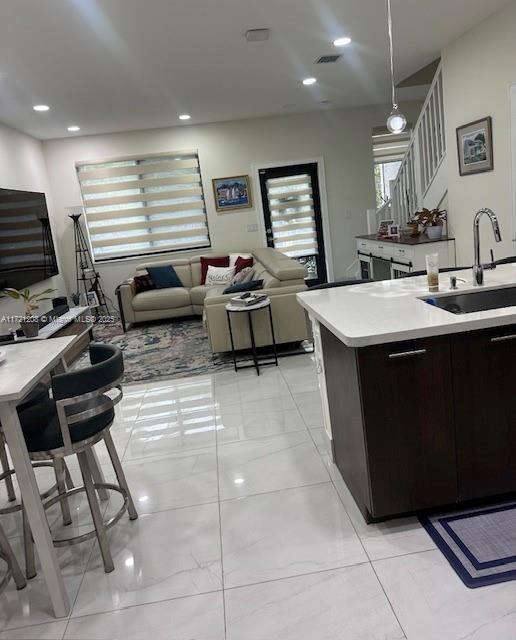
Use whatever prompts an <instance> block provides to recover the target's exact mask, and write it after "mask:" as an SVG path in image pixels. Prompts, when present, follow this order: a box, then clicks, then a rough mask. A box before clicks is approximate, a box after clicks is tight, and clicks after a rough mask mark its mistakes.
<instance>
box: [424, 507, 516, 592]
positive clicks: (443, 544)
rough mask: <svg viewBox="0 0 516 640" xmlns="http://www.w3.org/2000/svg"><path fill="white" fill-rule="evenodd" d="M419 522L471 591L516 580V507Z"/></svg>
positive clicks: (489, 509) (441, 515) (480, 509)
mask: <svg viewBox="0 0 516 640" xmlns="http://www.w3.org/2000/svg"><path fill="white" fill-rule="evenodd" d="M419 519H420V522H421V524H422V525H423V526H424V527H425V529H426V530H427V532H428V533H429V535H430V537H431V538H432V540H433V541H434V542H435V544H436V545H437V547H438V548H439V549H440V551H441V552H442V553H443V555H444V556H445V558H446V559H447V560H448V562H449V563H450V565H451V567H452V568H453V570H454V571H455V573H456V574H457V575H458V576H459V578H460V579H461V580H462V582H463V583H464V584H465V585H466V586H467V587H469V588H470V589H474V588H476V587H484V586H487V585H490V584H495V583H497V582H507V581H508V580H514V579H516V503H514V502H511V503H504V504H499V505H496V506H492V507H483V508H478V509H467V510H463V511H454V512H450V513H446V514H440V515H436V516H421V517H420V518H419Z"/></svg>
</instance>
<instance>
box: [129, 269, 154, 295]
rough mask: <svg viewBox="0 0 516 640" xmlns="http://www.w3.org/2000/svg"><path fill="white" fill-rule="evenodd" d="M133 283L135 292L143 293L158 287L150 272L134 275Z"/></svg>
mask: <svg viewBox="0 0 516 640" xmlns="http://www.w3.org/2000/svg"><path fill="white" fill-rule="evenodd" d="M133 283H134V292H135V293H142V292H143V291H150V290H151V289H155V288H156V285H155V284H154V282H153V281H152V278H151V277H150V275H149V274H144V275H142V276H134V278H133Z"/></svg>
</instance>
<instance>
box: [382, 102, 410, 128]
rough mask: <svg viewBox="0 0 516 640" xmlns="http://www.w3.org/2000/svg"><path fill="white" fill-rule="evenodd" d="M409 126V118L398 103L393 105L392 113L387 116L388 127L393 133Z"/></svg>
mask: <svg viewBox="0 0 516 640" xmlns="http://www.w3.org/2000/svg"><path fill="white" fill-rule="evenodd" d="M406 126H407V118H405V116H404V115H403V114H402V113H401V111H400V108H399V107H398V105H397V104H395V105H393V107H392V111H391V115H390V116H389V117H388V118H387V129H389V131H390V132H391V133H402V132H403V131H405V127H406Z"/></svg>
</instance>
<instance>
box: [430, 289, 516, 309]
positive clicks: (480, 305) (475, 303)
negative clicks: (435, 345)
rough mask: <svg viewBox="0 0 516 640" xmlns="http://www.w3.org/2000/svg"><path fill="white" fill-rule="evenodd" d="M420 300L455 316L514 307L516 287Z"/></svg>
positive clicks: (515, 303) (515, 304)
mask: <svg viewBox="0 0 516 640" xmlns="http://www.w3.org/2000/svg"><path fill="white" fill-rule="evenodd" d="M422 300H424V301H425V302H427V303H428V304H431V305H433V306H434V307H439V309H444V310H445V311H449V312H450V313H455V314H461V313H473V312H475V311H486V310H488V309H503V308H504V307H516V287H507V288H506V289H491V290H489V291H474V292H473V293H460V294H457V295H453V296H440V297H439V296H428V297H426V298H422Z"/></svg>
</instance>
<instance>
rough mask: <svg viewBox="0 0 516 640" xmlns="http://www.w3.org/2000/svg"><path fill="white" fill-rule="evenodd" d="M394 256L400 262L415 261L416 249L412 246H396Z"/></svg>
mask: <svg viewBox="0 0 516 640" xmlns="http://www.w3.org/2000/svg"><path fill="white" fill-rule="evenodd" d="M392 257H393V259H394V260H399V261H400V262H413V260H414V249H412V248H411V247H394V250H393V254H392Z"/></svg>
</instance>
